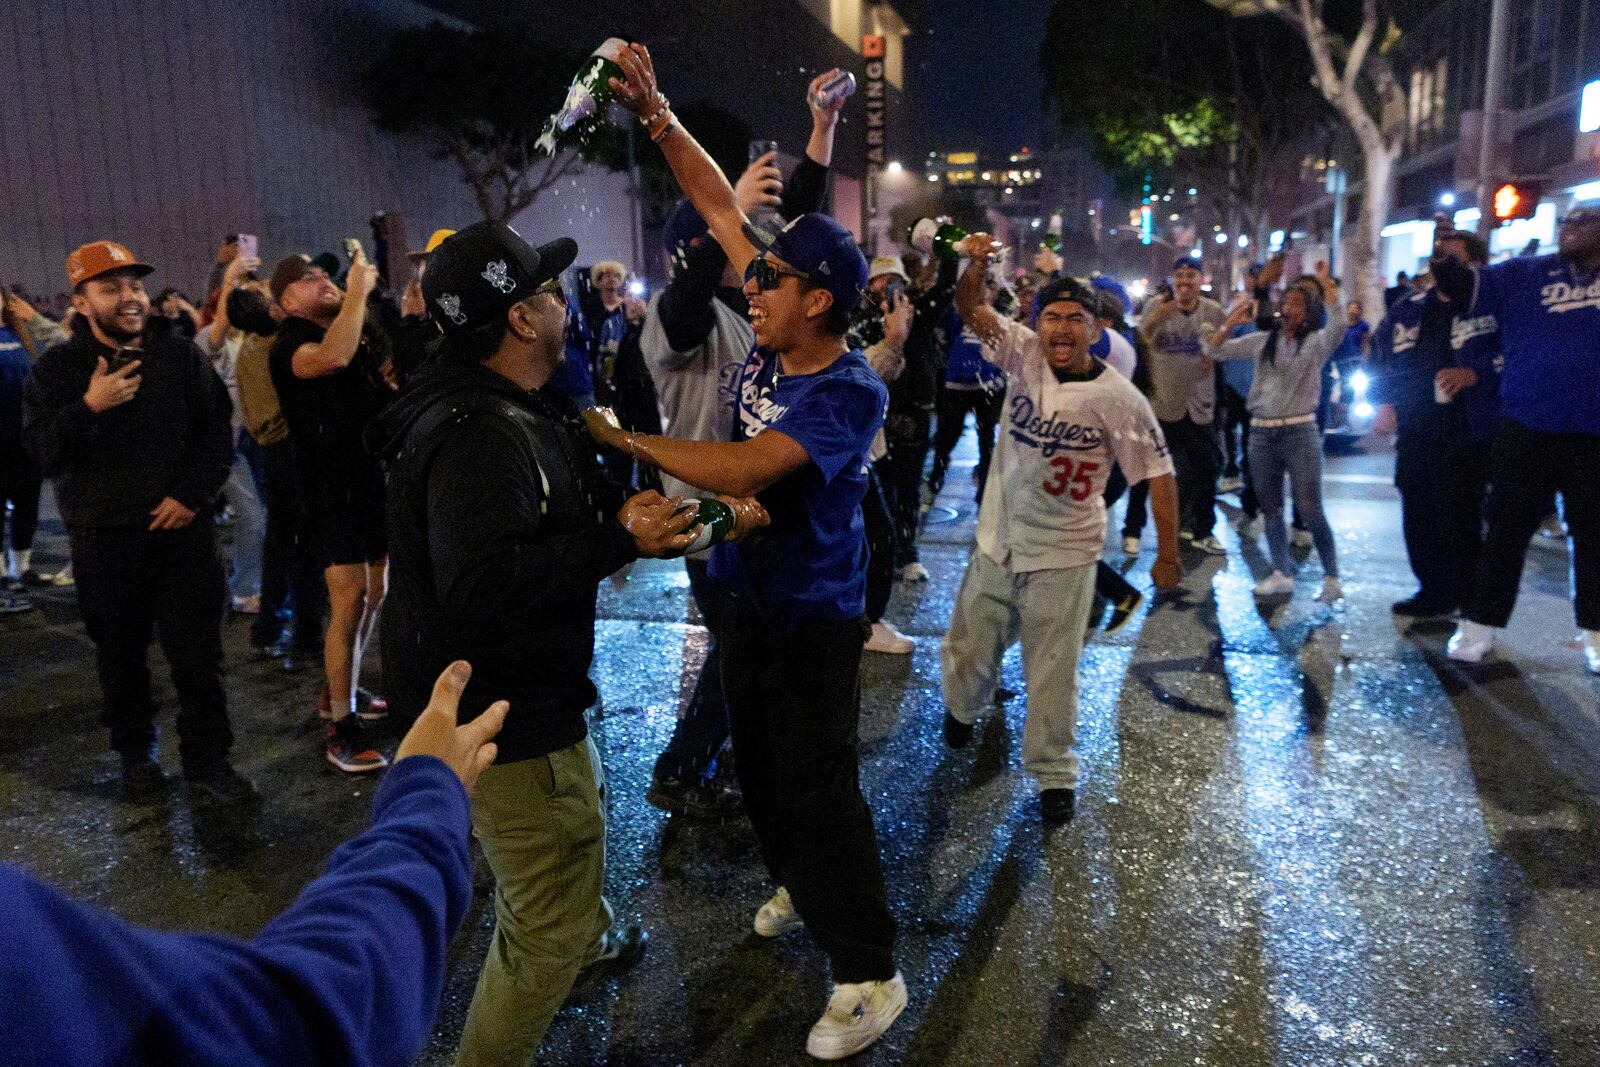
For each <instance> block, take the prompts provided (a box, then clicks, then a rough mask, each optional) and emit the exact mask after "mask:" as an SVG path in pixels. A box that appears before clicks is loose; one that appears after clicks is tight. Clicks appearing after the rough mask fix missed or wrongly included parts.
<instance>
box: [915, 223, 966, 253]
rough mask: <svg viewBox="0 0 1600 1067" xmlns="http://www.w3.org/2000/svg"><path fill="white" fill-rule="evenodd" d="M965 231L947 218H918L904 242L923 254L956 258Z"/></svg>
mask: <svg viewBox="0 0 1600 1067" xmlns="http://www.w3.org/2000/svg"><path fill="white" fill-rule="evenodd" d="M966 239H967V231H966V230H963V229H962V228H961V227H960V226H957V225H956V224H955V223H953V222H950V221H949V220H948V219H918V220H917V221H916V223H915V224H913V225H912V227H911V232H910V233H909V234H907V236H906V243H907V244H909V245H910V246H911V247H912V248H915V249H916V250H917V251H918V252H921V253H922V254H923V255H931V256H937V257H938V258H940V259H957V258H959V257H960V255H961V250H960V245H961V242H962V241H965V240H966Z"/></svg>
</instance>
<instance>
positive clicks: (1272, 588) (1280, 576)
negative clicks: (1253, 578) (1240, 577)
mask: <svg viewBox="0 0 1600 1067" xmlns="http://www.w3.org/2000/svg"><path fill="white" fill-rule="evenodd" d="M1292 592H1294V579H1293V578H1291V577H1289V576H1288V575H1287V574H1284V573H1283V572H1282V571H1273V572H1272V573H1271V574H1269V575H1267V576H1266V577H1265V578H1263V579H1261V580H1260V581H1259V582H1257V583H1256V596H1288V595H1289V594H1290V593H1292Z"/></svg>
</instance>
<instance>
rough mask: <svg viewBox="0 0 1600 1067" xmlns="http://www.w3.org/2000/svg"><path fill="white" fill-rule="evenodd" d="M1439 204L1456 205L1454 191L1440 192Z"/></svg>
mask: <svg viewBox="0 0 1600 1067" xmlns="http://www.w3.org/2000/svg"><path fill="white" fill-rule="evenodd" d="M1439 206H1440V207H1455V206H1456V194H1455V193H1440V194H1439Z"/></svg>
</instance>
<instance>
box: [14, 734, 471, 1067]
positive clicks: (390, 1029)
mask: <svg viewBox="0 0 1600 1067" xmlns="http://www.w3.org/2000/svg"><path fill="white" fill-rule="evenodd" d="M374 810H375V814H374V819H373V825H372V827H371V829H369V830H367V831H366V832H365V833H362V834H361V835H360V836H358V837H355V838H353V839H352V840H350V841H348V842H346V843H345V844H343V845H341V846H340V847H339V849H338V850H337V851H336V852H335V853H334V855H333V858H332V859H331V860H329V862H328V868H327V870H326V871H324V872H323V874H322V875H321V877H319V878H317V879H316V880H315V881H313V882H312V883H311V884H310V885H308V886H306V888H305V889H304V890H303V891H302V892H301V894H300V897H299V899H297V900H296V901H295V902H294V903H293V904H292V905H290V907H289V908H288V910H286V911H284V912H283V913H282V914H281V915H279V916H278V918H276V919H275V920H273V921H272V923H270V924H269V925H268V926H267V928H266V929H265V930H264V931H263V932H262V933H261V934H260V936H258V937H257V938H255V939H254V940H253V941H248V942H247V941H236V940H234V939H231V938H224V937H215V936H207V935H200V934H174V933H158V932H155V931H150V930H144V929H140V928H138V927H135V926H132V925H130V924H128V923H125V922H123V921H122V920H120V919H118V918H116V917H115V916H112V915H110V914H107V913H106V912H102V911H99V910H97V909H95V908H91V907H88V906H86V905H83V904H79V903H77V902H75V901H72V900H69V899H68V898H66V897H65V896H63V895H62V894H60V893H58V892H56V891H55V890H54V889H52V888H50V887H49V886H46V885H44V884H43V883H41V882H38V881H36V880H34V879H32V878H29V877H28V876H26V875H24V874H23V873H21V872H20V871H18V870H17V869H16V868H14V867H10V866H0V902H3V906H4V908H5V914H6V922H5V924H4V932H3V933H0V983H3V987H4V988H5V989H6V991H7V995H6V997H5V998H4V1000H3V1002H0V1045H3V1047H6V1048H10V1049H12V1050H13V1052H14V1053H16V1052H19V1051H22V1050H26V1052H25V1055H26V1058H27V1059H28V1060H29V1061H30V1062H37V1063H50V1064H54V1065H58V1067H59V1065H78V1064H85V1065H87V1064H96V1065H98V1064H106V1065H110V1064H164V1065H165V1064H216V1065H219V1067H238V1065H240V1064H247V1063H345V1064H371V1065H377V1064H393V1065H395V1067H400V1065H403V1064H408V1063H410V1062H411V1061H412V1060H413V1059H414V1058H415V1056H416V1055H417V1053H418V1052H419V1051H420V1050H421V1048H422V1045H423V1042H424V1041H426V1039H427V1036H428V1033H429V1031H430V1030H431V1029H432V1026H433V1019H434V1013H435V1012H436V1010H437V1007H438V1001H439V994H440V990H441V989H442V987H443V984H444V965H445V951H446V948H447V946H448V944H449V940H450V937H451V935H452V934H453V933H454V932H455V930H456V927H457V926H459V925H460V922H461V919H462V917H463V915H464V914H465V912H466V907H467V904H468V902H469V901H470V899H471V861H470V856H469V853H468V851H467V829H468V808H467V798H466V794H465V792H464V791H463V790H462V788H461V783H460V781H459V780H457V779H456V777H455V775H454V774H453V773H452V772H451V771H450V769H449V768H448V767H446V766H445V765H444V764H443V763H441V762H439V761H438V760H436V759H432V758H429V757H413V758H411V759H405V760H401V761H400V762H399V763H397V764H395V766H394V767H393V768H392V769H391V770H390V771H389V772H388V774H387V775H385V777H384V780H383V784H382V785H381V786H380V788H379V790H378V795H377V799H376V801H375V803H374Z"/></svg>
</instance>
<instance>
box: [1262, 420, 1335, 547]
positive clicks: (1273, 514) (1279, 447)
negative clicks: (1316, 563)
mask: <svg viewBox="0 0 1600 1067" xmlns="http://www.w3.org/2000/svg"><path fill="white" fill-rule="evenodd" d="M1285 474H1288V475H1289V492H1290V493H1291V494H1293V496H1294V509H1295V515H1296V516H1297V517H1298V518H1299V519H1300V521H1301V523H1302V524H1304V526H1305V528H1306V529H1307V530H1308V531H1310V533H1311V541H1312V543H1313V544H1315V545H1316V546H1317V558H1318V559H1320V560H1322V572H1323V573H1324V574H1326V575H1327V576H1328V577H1329V578H1337V577H1339V560H1338V556H1337V555H1336V554H1335V552H1334V547H1333V529H1332V528H1331V527H1330V526H1329V525H1328V518H1327V516H1326V515H1324V514H1323V513H1322V431H1321V430H1319V429H1318V428H1317V424H1316V423H1315V422H1302V423H1300V424H1298V425H1295V426H1259V425H1257V426H1252V427H1250V482H1251V485H1252V486H1253V487H1254V488H1255V491H1256V498H1257V499H1258V500H1259V501H1260V504H1261V519H1262V525H1263V526H1264V528H1265V531H1266V535H1267V551H1268V552H1269V553H1271V555H1272V567H1273V569H1274V570H1276V571H1279V572H1280V573H1283V574H1293V573H1294V572H1295V561H1294V557H1293V556H1291V555H1290V554H1289V531H1288V530H1287V529H1285V528H1284V525H1283V476H1284V475H1285Z"/></svg>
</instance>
